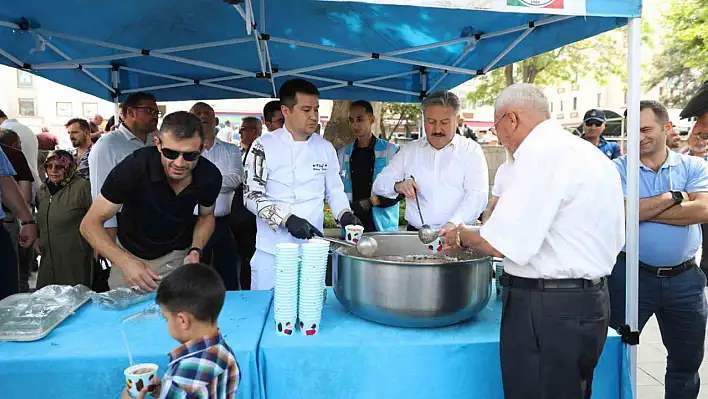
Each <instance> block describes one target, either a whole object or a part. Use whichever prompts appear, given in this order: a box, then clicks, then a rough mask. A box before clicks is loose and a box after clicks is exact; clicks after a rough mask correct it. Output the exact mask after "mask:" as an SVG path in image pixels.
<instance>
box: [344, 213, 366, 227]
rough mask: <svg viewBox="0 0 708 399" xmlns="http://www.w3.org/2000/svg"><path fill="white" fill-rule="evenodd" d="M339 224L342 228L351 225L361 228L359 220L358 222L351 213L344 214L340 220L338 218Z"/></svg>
mask: <svg viewBox="0 0 708 399" xmlns="http://www.w3.org/2000/svg"><path fill="white" fill-rule="evenodd" d="M339 224H341V225H342V227H347V226H350V225H353V224H355V225H360V226H361V220H359V218H358V217H356V216H354V214H353V213H351V212H349V211H347V212H344V214H343V215H342V217H341V218H339Z"/></svg>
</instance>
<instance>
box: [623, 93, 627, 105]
mask: <svg viewBox="0 0 708 399" xmlns="http://www.w3.org/2000/svg"><path fill="white" fill-rule="evenodd" d="M624 103H625V105H626V104H627V92H626V91H625V92H624Z"/></svg>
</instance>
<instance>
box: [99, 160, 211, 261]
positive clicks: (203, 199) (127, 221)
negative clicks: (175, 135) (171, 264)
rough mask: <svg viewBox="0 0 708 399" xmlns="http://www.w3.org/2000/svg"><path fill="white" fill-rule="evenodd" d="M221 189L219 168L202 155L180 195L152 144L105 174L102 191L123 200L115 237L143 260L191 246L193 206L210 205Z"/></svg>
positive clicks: (106, 196)
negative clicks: (169, 179) (170, 182)
mask: <svg viewBox="0 0 708 399" xmlns="http://www.w3.org/2000/svg"><path fill="white" fill-rule="evenodd" d="M219 191H221V172H219V169H218V168H217V167H216V166H215V165H214V164H213V163H211V162H209V160H208V159H206V158H203V157H202V158H199V160H198V161H197V166H196V167H195V168H194V169H192V182H191V183H190V184H189V186H187V187H186V188H185V189H184V190H183V191H182V192H181V193H179V195H177V194H175V192H174V190H172V187H170V185H169V183H168V182H167V177H166V176H165V171H164V169H163V167H162V163H161V155H160V152H159V151H158V150H157V148H156V147H146V148H141V149H139V150H136V151H135V152H133V153H132V154H131V155H128V156H127V157H126V158H125V159H124V160H123V161H122V162H121V163H119V164H118V165H116V167H115V168H113V170H111V173H109V174H108V177H107V178H106V181H105V182H104V183H103V187H102V188H101V194H102V195H103V196H104V197H105V198H106V199H107V200H108V201H110V202H112V203H114V204H122V205H123V209H122V210H121V212H120V214H119V215H118V240H119V241H120V243H121V245H122V246H123V247H124V248H125V249H126V250H127V251H128V252H130V253H131V254H133V255H135V256H137V257H139V258H141V259H147V260H151V259H157V258H159V257H161V256H164V255H166V254H168V253H170V252H172V251H175V250H181V249H186V248H189V247H190V245H191V244H192V235H193V233H194V225H195V223H196V217H195V216H194V207H195V206H196V205H201V206H205V207H208V206H212V205H214V203H215V202H216V197H217V196H218V195H219Z"/></svg>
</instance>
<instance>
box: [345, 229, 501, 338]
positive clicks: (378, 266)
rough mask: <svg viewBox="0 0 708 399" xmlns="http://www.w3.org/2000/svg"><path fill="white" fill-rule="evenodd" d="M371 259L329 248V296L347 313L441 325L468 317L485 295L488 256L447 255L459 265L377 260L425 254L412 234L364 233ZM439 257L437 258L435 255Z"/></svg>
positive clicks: (401, 324) (484, 300)
mask: <svg viewBox="0 0 708 399" xmlns="http://www.w3.org/2000/svg"><path fill="white" fill-rule="evenodd" d="M367 235H370V236H373V237H374V238H375V239H376V241H377V242H378V250H377V252H376V257H374V258H364V257H361V256H360V255H358V254H357V253H356V251H355V250H352V249H350V248H346V247H344V246H337V245H334V246H333V254H332V270H333V272H332V273H333V281H332V283H333V285H334V293H335V295H336V296H337V299H339V302H340V303H341V304H342V305H343V306H344V307H345V308H346V309H347V310H349V311H350V312H351V313H354V314H355V315H357V316H359V317H362V318H364V319H367V320H371V321H374V322H377V323H381V324H387V325H391V326H398V327H442V326H448V325H452V324H456V323H460V322H462V321H465V320H467V319H469V318H471V317H474V316H475V315H476V314H477V313H479V312H480V311H481V310H482V309H484V307H485V306H486V305H487V302H488V301H489V297H490V295H491V282H492V258H491V257H489V256H484V255H480V254H476V253H473V252H461V251H460V252H455V253H448V255H450V256H453V257H455V258H457V259H459V261H456V262H450V263H432V262H434V260H431V263H409V262H405V261H390V260H381V259H376V258H377V257H379V256H405V255H430V252H429V251H428V249H427V248H426V246H425V245H424V244H422V243H421V242H420V240H419V239H418V236H417V235H416V234H415V233H390V232H387V233H367ZM440 256H442V255H440Z"/></svg>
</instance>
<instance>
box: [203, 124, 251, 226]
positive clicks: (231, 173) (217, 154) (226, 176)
mask: <svg viewBox="0 0 708 399" xmlns="http://www.w3.org/2000/svg"><path fill="white" fill-rule="evenodd" d="M202 157H204V158H206V159H208V160H209V161H211V163H213V164H214V165H216V167H217V168H219V172H221V179H222V180H221V192H220V193H219V196H218V197H217V198H216V207H215V208H214V216H216V217H222V216H226V215H228V214H230V213H231V202H232V201H233V199H234V191H236V189H237V188H238V186H240V185H241V183H242V182H243V166H242V165H241V150H240V149H239V148H238V147H237V146H236V145H235V144H231V143H224V142H223V141H221V140H219V139H218V138H217V139H215V140H214V145H213V146H211V148H210V149H208V150H207V149H204V151H202ZM198 212H199V206H197V207H195V208H194V214H195V215H198V214H199V213H198Z"/></svg>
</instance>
